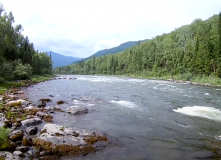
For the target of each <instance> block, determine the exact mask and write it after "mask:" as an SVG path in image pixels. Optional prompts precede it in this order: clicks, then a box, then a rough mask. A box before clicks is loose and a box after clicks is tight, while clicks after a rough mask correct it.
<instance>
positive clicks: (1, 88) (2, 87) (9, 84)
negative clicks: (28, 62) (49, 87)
mask: <svg viewBox="0 0 221 160" xmlns="http://www.w3.org/2000/svg"><path fill="white" fill-rule="evenodd" d="M53 77H54V75H41V76H39V75H33V76H32V77H31V80H23V81H6V82H4V83H0V95H1V94H4V93H5V91H6V90H7V89H10V88H16V87H25V86H29V85H31V84H35V83H38V82H43V81H47V80H50V79H51V78H53Z"/></svg>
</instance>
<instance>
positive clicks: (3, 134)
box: [0, 127, 10, 148]
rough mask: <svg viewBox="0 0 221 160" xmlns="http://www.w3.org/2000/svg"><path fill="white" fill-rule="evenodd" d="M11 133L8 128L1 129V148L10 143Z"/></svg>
mask: <svg viewBox="0 0 221 160" xmlns="http://www.w3.org/2000/svg"><path fill="white" fill-rule="evenodd" d="M9 134H10V131H9V129H7V128H3V127H0V148H3V146H4V144H5V143H6V142H7V141H8V138H9Z"/></svg>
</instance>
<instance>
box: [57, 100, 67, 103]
mask: <svg viewBox="0 0 221 160" xmlns="http://www.w3.org/2000/svg"><path fill="white" fill-rule="evenodd" d="M64 103H65V101H62V100H59V101H57V104H64Z"/></svg>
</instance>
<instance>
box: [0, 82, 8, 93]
mask: <svg viewBox="0 0 221 160" xmlns="http://www.w3.org/2000/svg"><path fill="white" fill-rule="evenodd" d="M6 90H7V87H5V86H4V85H2V84H0V94H4V93H5V91H6Z"/></svg>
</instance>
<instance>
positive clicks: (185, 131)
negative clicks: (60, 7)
mask: <svg viewBox="0 0 221 160" xmlns="http://www.w3.org/2000/svg"><path fill="white" fill-rule="evenodd" d="M64 77H72V78H73V77H76V78H77V79H75V80H73V79H70V80H69V79H59V80H51V81H47V82H43V83H39V84H37V85H34V86H32V87H29V88H27V89H26V90H25V94H26V97H27V98H28V99H29V100H31V101H32V102H33V103H37V101H38V100H39V99H41V98H50V99H52V102H51V103H48V104H47V105H48V106H47V107H59V108H61V109H63V110H66V109H67V108H68V107H70V106H72V105H79V106H85V107H87V108H88V109H89V113H88V114H85V115H81V116H73V115H68V114H64V113H60V114H56V115H55V116H54V123H57V124H60V125H64V126H66V127H78V128H82V129H89V130H96V131H101V132H105V133H107V134H108V135H109V136H111V137H113V139H116V141H117V144H116V145H113V146H111V147H108V148H106V149H104V150H102V151H99V152H97V153H95V154H90V155H87V156H84V157H77V158H76V159H83V160H89V159H91V160H118V159H119V160H192V159H221V88H220V87H212V86H201V85H192V84H180V83H173V82H168V81H160V80H147V79H133V78H125V77H111V76H80V75H79V76H73V75H72V76H67V75H66V76H64ZM58 100H64V101H66V102H67V103H65V104H62V105H59V106H58V105H57V104H56V102H57V101H58ZM63 159H73V158H72V157H65V158H63Z"/></svg>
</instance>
